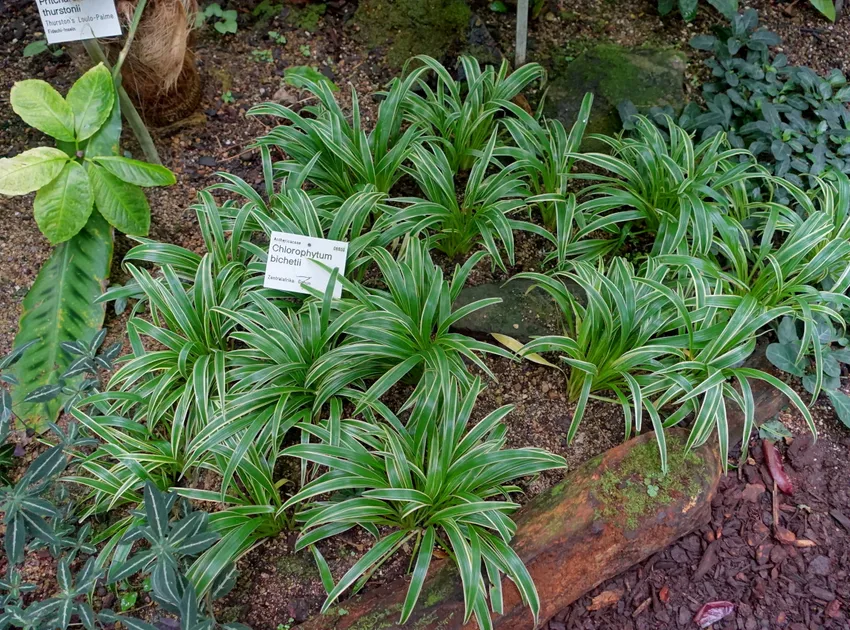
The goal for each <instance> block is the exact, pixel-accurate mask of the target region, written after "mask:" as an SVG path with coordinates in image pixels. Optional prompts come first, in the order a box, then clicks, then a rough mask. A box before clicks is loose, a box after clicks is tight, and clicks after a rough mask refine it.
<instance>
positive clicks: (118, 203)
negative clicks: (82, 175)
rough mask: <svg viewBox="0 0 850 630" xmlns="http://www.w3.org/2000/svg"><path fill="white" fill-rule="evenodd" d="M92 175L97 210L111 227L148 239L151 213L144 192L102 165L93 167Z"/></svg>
mask: <svg viewBox="0 0 850 630" xmlns="http://www.w3.org/2000/svg"><path fill="white" fill-rule="evenodd" d="M88 173H89V179H90V180H91V184H92V189H93V190H94V201H95V204H96V205H97V209H98V210H99V211H100V213H101V214H102V215H103V216H104V218H105V219H106V220H107V221H109V223H110V225H112V226H113V227H114V228H116V229H118V230H120V231H122V232H124V233H125V234H130V235H132V236H147V233H148V230H149V229H150V224H151V210H150V206H148V200H147V199H146V198H145V193H144V192H143V191H142V189H141V188H139V187H138V186H135V185H133V184H128V183H127V182H122V181H121V180H120V179H118V178H117V177H115V175H113V174H112V173H110V172H108V171H107V170H106V169H104V168H101V167H99V166H92V165H90V166H89V168H88Z"/></svg>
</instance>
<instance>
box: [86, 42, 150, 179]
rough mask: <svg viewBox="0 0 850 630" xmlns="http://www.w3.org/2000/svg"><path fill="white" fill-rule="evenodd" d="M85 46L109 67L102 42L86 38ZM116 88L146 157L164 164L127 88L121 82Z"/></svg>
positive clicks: (94, 57) (126, 116)
mask: <svg viewBox="0 0 850 630" xmlns="http://www.w3.org/2000/svg"><path fill="white" fill-rule="evenodd" d="M83 46H85V49H86V52H87V53H88V54H89V57H91V58H92V60H93V61H94V62H95V63H102V64H103V65H105V66H106V67H107V68H109V67H110V65H109V61H108V60H107V58H106V54H104V52H103V49H102V48H101V47H100V44H98V43H97V40H96V39H86V40H84V41H83ZM115 89H116V90H117V91H118V100H119V102H120V103H121V113H122V114H124V119H125V120H126V121H127V124H128V125H130V128H131V129H132V130H133V135H134V136H136V140H137V141H138V142H139V146H141V147H142V152H143V153H144V154H145V159H146V160H147V161H148V162H150V163H152V164H159V165H160V166H162V160H160V159H159V153H157V151H156V146H155V145H154V143H153V138H151V134H150V133H149V132H148V128H147V127H145V123H144V121H143V120H142V117H141V116H139V112H138V111H136V108H135V107H134V106H133V102H132V101H131V100H130V97H129V96H128V95H127V92H126V90H124V88H123V87H121V85H120V84H116V85H115Z"/></svg>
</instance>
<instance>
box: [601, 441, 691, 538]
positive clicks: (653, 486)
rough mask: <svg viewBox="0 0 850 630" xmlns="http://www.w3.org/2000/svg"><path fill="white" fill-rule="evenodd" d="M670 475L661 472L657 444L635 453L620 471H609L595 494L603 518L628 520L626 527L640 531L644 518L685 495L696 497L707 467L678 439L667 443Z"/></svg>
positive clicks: (634, 450)
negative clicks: (639, 526)
mask: <svg viewBox="0 0 850 630" xmlns="http://www.w3.org/2000/svg"><path fill="white" fill-rule="evenodd" d="M667 461H668V466H669V472H668V473H667V474H666V475H664V474H662V472H661V458H660V456H659V454H658V447H657V445H656V443H655V441H647V442H644V443H643V444H640V445H638V446H636V447H634V448H633V449H631V451H629V454H628V455H627V456H626V457H625V459H623V460H622V461H621V462H620V463H619V464H618V465H617V466H616V467H613V468H609V469H608V470H606V471H605V472H604V473H603V474H602V477H601V479H600V480H599V486H598V488H597V490H596V492H594V494H595V497H594V498H595V499H597V500H598V501H599V503H600V505H601V507H600V508H599V510H598V512H599V516H600V517H602V518H619V517H623V516H624V517H625V519H626V527H628V528H629V529H634V528H636V527H637V525H638V523H639V521H640V519H641V517H644V516H646V515H648V514H651V513H652V512H654V511H656V510H658V509H659V508H660V507H662V506H664V505H668V504H669V503H671V502H672V501H673V500H674V499H675V498H677V497H681V496H683V495H688V496H694V495H696V494H697V493H698V492H699V491H700V488H701V487H702V485H701V484H700V477H701V476H702V475H703V474H704V472H705V464H704V462H703V460H702V458H700V456H699V455H697V454H695V453H693V452H686V451H685V442H684V440H683V439H682V438H680V437H678V436H672V437H669V438H668V441H667Z"/></svg>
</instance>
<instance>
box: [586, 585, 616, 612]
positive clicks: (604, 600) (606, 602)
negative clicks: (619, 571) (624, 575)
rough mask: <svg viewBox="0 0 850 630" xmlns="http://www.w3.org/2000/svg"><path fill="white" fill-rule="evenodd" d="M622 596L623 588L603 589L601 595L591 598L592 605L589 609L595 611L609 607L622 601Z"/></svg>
mask: <svg viewBox="0 0 850 630" xmlns="http://www.w3.org/2000/svg"><path fill="white" fill-rule="evenodd" d="M621 597H623V590H622V589H619V588H617V589H612V590H610V591H602V592H601V593H599V595H597V596H596V597H594V598H593V599H591V600H590V606H588V607H587V609H588V610H589V611H593V610H602V609H603V608H608V607H609V606H613V605H614V604H616V603H617V602H618V601H620V598H621Z"/></svg>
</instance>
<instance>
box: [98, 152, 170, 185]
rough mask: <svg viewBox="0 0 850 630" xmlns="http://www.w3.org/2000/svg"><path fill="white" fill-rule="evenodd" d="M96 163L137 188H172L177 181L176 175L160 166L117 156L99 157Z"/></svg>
mask: <svg viewBox="0 0 850 630" xmlns="http://www.w3.org/2000/svg"><path fill="white" fill-rule="evenodd" d="M94 161H95V163H96V164H98V165H100V166H102V167H103V168H105V169H106V170H107V171H109V172H110V173H112V174H113V175H115V177H117V178H118V179H120V180H121V181H123V182H127V183H128V184H135V185H136V186H170V185H171V184H173V183H174V182H175V181H177V179H176V178H175V177H174V173H172V172H171V171H169V170H168V169H167V168H165V167H164V166H159V165H158V164H149V163H148V162H142V161H140V160H131V159H129V158H125V157H120V156H115V155H113V156H107V157H99V158H96V159H95V160H94Z"/></svg>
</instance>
